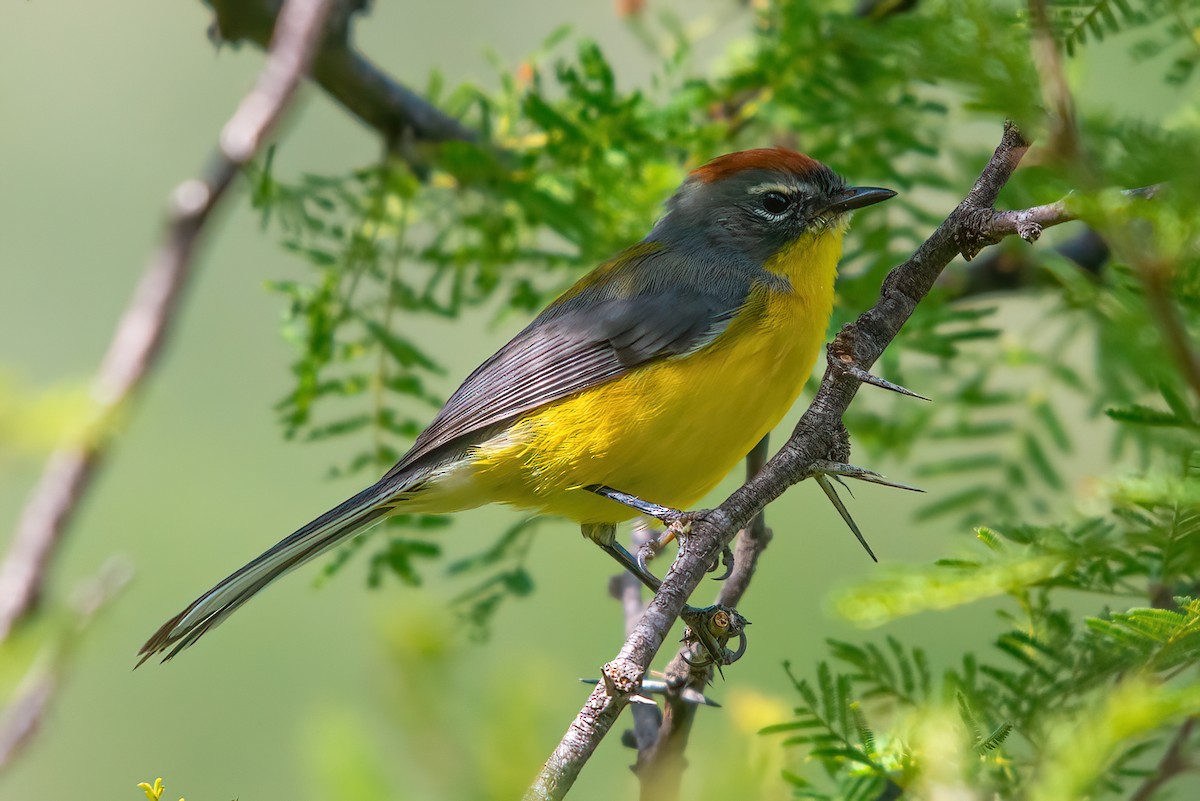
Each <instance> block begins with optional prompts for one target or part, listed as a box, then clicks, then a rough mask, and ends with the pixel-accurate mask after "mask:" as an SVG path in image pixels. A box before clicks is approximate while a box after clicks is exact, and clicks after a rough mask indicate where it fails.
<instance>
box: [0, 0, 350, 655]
mask: <svg viewBox="0 0 1200 801" xmlns="http://www.w3.org/2000/svg"><path fill="white" fill-rule="evenodd" d="M330 7H331V0H287V2H286V3H284V4H283V10H282V11H281V12H280V14H279V23H278V25H277V26H276V29H275V35H274V37H273V38H272V40H271V48H270V53H269V55H268V58H267V62H266V64H265V65H264V66H263V69H262V72H261V73H259V76H258V82H257V83H256V84H255V86H254V88H253V89H252V90H251V91H250V93H249V94H247V95H246V97H245V98H244V99H243V100H242V102H241V103H240V104H239V105H238V108H237V110H236V111H235V112H234V114H233V117H231V118H230V120H229V122H228V123H227V124H226V125H225V127H224V128H223V129H222V130H221V135H220V138H219V140H218V145H217V152H216V153H215V154H214V157H213V158H212V160H211V162H210V164H209V166H208V168H207V170H206V171H205V175H204V177H203V178H197V179H192V180H188V181H185V182H184V183H182V184H180V185H179V186H178V187H176V188H175V190H174V191H173V192H172V193H171V196H170V199H169V201H168V207H167V222H166V230H165V231H164V236H163V243H162V245H160V246H159V248H158V250H157V251H156V252H155V253H154V254H153V255H152V256H151V257H150V260H149V262H148V263H147V265H146V269H145V272H144V273H143V274H142V277H141V280H140V281H139V282H138V285H137V287H136V288H135V289H134V293H133V296H132V298H130V301H129V305H128V306H127V307H126V309H125V312H124V314H123V315H122V316H121V319H120V321H119V322H118V324H117V330H116V333H115V335H114V336H113V339H112V342H111V343H110V344H109V347H108V352H107V353H106V354H105V356H104V360H103V362H102V363H101V365H100V371H99V374H98V375H97V376H96V380H95V384H94V386H93V395H94V397H95V401H96V410H97V417H96V419H97V420H98V421H99V422H98V424H97V425H96V426H95V427H94V430H93V431H92V432H91V434H90V435H89V436H86V437H84V438H83V439H82V440H81V441H78V442H76V441H72V442H68V443H63V444H62V445H60V446H59V448H58V450H56V451H55V452H54V453H53V454H52V455H51V457H50V460H49V462H48V463H47V465H46V468H45V471H44V472H43V473H42V477H41V480H40V481H39V482H38V484H37V486H36V487H35V488H34V491H33V493H32V494H31V496H30V498H29V500H28V501H27V503H26V505H25V508H24V510H23V511H22V513H21V517H20V520H19V522H18V524H17V530H16V534H15V536H14V537H13V540H12V544H11V545H10V546H9V551H8V554H7V555H6V557H5V560H4V563H3V564H2V565H0V642H3V641H4V639H5V638H7V636H8V635H9V634H10V633H11V632H12V630H13V627H14V626H15V625H16V624H17V623H18V622H20V621H21V620H22V619H23V618H24V617H25V616H27V615H28V614H29V613H30V612H31V611H32V610H33V609H34V607H35V606H36V605H37V602H38V598H39V596H40V595H41V592H42V586H43V583H44V581H45V577H46V572H47V570H48V568H49V566H50V562H51V560H52V559H53V557H54V554H55V551H56V550H57V548H58V545H59V543H60V541H61V540H62V537H63V535H64V533H65V531H66V527H67V524H68V523H69V522H70V519H71V516H72V515H73V514H74V512H75V510H76V509H77V508H78V506H79V504H80V502H81V501H82V500H83V497H84V495H85V494H86V492H87V490H88V487H89V486H90V484H91V481H92V479H93V477H94V476H95V472H96V468H97V466H98V464H99V462H100V460H101V458H102V457H103V456H105V455H106V452H107V450H108V449H109V447H110V445H111V441H110V438H109V437H108V436H107V434H108V430H109V429H110V428H111V422H112V421H113V420H114V419H115V418H116V416H117V413H118V412H119V411H120V410H121V408H122V407H123V406H125V404H126V403H128V402H129V401H130V400H131V399H132V397H133V396H134V394H135V393H136V391H137V390H138V389H139V388H140V386H141V384H142V382H143V380H144V379H145V378H146V376H147V375H148V374H149V372H150V370H151V368H152V367H153V366H154V364H155V360H156V359H157V357H158V355H159V353H160V351H161V348H162V344H163V342H164V341H165V340H166V336H167V333H168V331H169V330H170V327H171V324H172V323H173V322H174V321H175V316H176V312H177V310H178V307H179V302H180V299H181V297H182V293H183V289H184V287H185V286H186V284H187V280H188V277H189V275H190V273H191V266H192V257H193V255H194V253H195V249H196V246H197V244H198V243H199V241H200V238H201V234H202V233H203V230H204V225H205V223H206V222H207V221H208V219H209V217H210V216H211V214H212V211H213V209H215V208H216V206H217V204H218V202H219V201H220V199H221V197H222V195H224V193H225V191H226V190H227V189H228V188H229V186H230V184H231V183H232V182H233V179H234V177H235V176H236V175H237V174H238V171H239V170H240V169H241V167H242V166H243V165H245V164H246V163H247V162H248V161H249V160H250V159H251V158H253V156H254V154H255V153H257V152H258V149H259V147H260V146H261V144H262V142H263V140H264V139H265V138H266V136H267V134H268V133H269V132H270V131H271V129H272V128H273V127H274V126H275V123H276V122H277V121H278V120H279V118H280V116H281V115H282V114H283V111H284V109H285V108H286V107H287V105H288V103H289V101H290V100H291V98H292V95H293V94H294V93H295V90H296V86H297V85H298V84H299V82H300V79H301V77H302V76H303V75H304V73H305V72H307V70H308V67H309V65H310V64H311V62H312V58H313V53H314V52H315V50H316V46H317V42H318V40H319V37H320V34H321V30H322V28H323V26H324V22H325V18H326V16H327V15H328V13H329V10H330Z"/></svg>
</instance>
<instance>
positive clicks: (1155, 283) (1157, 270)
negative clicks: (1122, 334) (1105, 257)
mask: <svg viewBox="0 0 1200 801" xmlns="http://www.w3.org/2000/svg"><path fill="white" fill-rule="evenodd" d="M1118 247H1119V249H1120V250H1121V252H1122V255H1123V256H1125V257H1126V260H1127V261H1128V262H1129V263H1130V264H1132V265H1133V266H1134V268H1135V272H1136V274H1137V277H1138V279H1139V280H1140V281H1141V284H1142V290H1143V291H1144V292H1145V293H1146V305H1148V306H1149V307H1150V312H1151V316H1152V317H1153V319H1154V320H1156V321H1157V322H1158V327H1159V330H1160V331H1161V332H1162V335H1163V339H1164V340H1166V344H1167V350H1168V351H1169V352H1170V354H1171V358H1172V359H1174V360H1175V364H1176V366H1177V367H1178V368H1179V372H1180V373H1181V374H1182V375H1183V378H1184V380H1185V381H1187V383H1188V386H1189V387H1191V390H1192V393H1193V394H1194V395H1195V396H1196V398H1197V399H1200V358H1197V355H1196V352H1195V351H1194V350H1193V349H1192V343H1191V341H1190V339H1189V337H1188V333H1187V329H1186V328H1184V325H1183V320H1181V319H1180V318H1179V310H1178V309H1177V308H1176V307H1175V302H1174V301H1173V300H1172V299H1171V267H1170V265H1169V264H1168V263H1164V262H1163V261H1161V260H1158V259H1153V258H1147V256H1146V251H1147V250H1148V248H1137V247H1136V246H1135V247H1128V246H1122V245H1119V246H1118ZM1149 250H1152V248H1149Z"/></svg>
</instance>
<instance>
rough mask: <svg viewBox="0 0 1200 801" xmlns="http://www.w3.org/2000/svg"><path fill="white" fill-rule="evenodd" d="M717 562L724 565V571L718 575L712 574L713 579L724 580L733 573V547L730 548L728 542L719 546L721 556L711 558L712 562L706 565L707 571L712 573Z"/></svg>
mask: <svg viewBox="0 0 1200 801" xmlns="http://www.w3.org/2000/svg"><path fill="white" fill-rule="evenodd" d="M718 564H720V565H723V566H724V567H725V572H724V573H722V574H721V575H719V576H713V581H724V580H725V579H727V578H729V577H730V576H732V575H733V548H730V547H729V544H728V543H726V544H725V545H724V546H723V547H722V548H721V556H720V557H719V558H717V559H713V562H712V564H711V565H709V567H708V572H709V573H712V572H713V571H714V570H716V569H717V565H718Z"/></svg>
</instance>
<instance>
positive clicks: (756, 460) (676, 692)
mask: <svg viewBox="0 0 1200 801" xmlns="http://www.w3.org/2000/svg"><path fill="white" fill-rule="evenodd" d="M767 453H768V447H767V438H766V437H763V439H762V441H761V442H760V443H758V445H757V446H755V448H754V450H752V451H751V452H750V455H749V456H747V457H746V479H747V480H749V479H752V478H754V477H755V476H756V475H758V473H759V472H760V471H761V470H762V468H763V465H765V464H766V462H767ZM771 536H772V535H771V530H770V529H769V528H767V523H766V516H765V514H764V513H763V512H762V511H760V512H759V513H758V514H757V515H755V516H754V520H753V521H752V522H751V524H750V526H749V527H748V528H744V529H742V530H741V531H739V532H738V534H737V538H736V541H735V544H734V554H733V572H732V573H731V574H730V576H729V578H727V579H726V580H725V581H724V582H723V583H722V584H721V590H720V592H718V593H717V601H716V602H717V603H718V604H720V605H721V606H730V607H733V606H737V605H738V604H739V603H740V602H741V600H742V597H743V596H744V595H745V594H746V590H748V589H749V588H750V581H751V579H753V578H754V572H755V570H757V568H758V559H759V557H760V556H761V555H762V552H763V551H764V550H766V548H767V545H768V544H769V543H770V542H771ZM689 650H690V649H689V648H688V647H687V646H684V647H683V648H680V650H679V652H678V653H676V654H675V657H674V658H673V659H672V660H671V662H670V664H669V665H667V669H666V684H667V690H668V691H667V694H666V705H665V708H664V714H663V718H662V725H661V726H659V729H658V736H657V737H656V738H655V740H654V741H653V742H651V743H650V745H649V747H646V748H642V749H640V752H639V753H638V761H637V766H636V767H635V771H636V772H637V775H638V778H639V779H640V780H641V783H642V798H644V799H655V801H669V800H670V799H676V798H679V795H680V784H681V782H682V780H683V769H684V768H685V767H686V766H687V761H686V760H685V759H684V755H683V753H684V751H685V750H686V749H687V744H688V738H689V737H690V736H691V732H692V724H693V723H694V722H695V720H696V709H697V706H696V704H695V703H693V702H691V701H689V697H694V696H693V695H692V694H693V693H697V694H698V693H700V692H702V691H703V690H704V688H705V687H707V686H708V684H709V683H710V682H711V681H712V674H713V667H712V665H705V666H704V667H697V666H696V665H695V664H694V663H693V662H690V661H688V659H687V657H688V655H689V654H688V651H689Z"/></svg>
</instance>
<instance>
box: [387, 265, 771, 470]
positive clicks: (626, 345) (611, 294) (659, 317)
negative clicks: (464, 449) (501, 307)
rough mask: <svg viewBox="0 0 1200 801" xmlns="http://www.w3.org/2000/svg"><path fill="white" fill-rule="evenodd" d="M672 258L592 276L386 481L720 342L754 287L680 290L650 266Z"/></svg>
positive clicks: (483, 370) (467, 385) (499, 359)
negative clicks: (571, 399) (542, 411)
mask: <svg viewBox="0 0 1200 801" xmlns="http://www.w3.org/2000/svg"><path fill="white" fill-rule="evenodd" d="M664 258H665V259H670V258H672V256H671V254H670V253H669V252H667V251H652V252H650V253H643V254H639V255H638V257H637V258H630V259H626V260H621V259H620V258H618V259H617V260H614V263H616V264H619V265H621V266H622V267H624V268H625V269H624V271H623V273H622V274H615V275H614V273H616V272H617V271H615V270H613V269H612V268H611V267H609V265H606V266H605V267H601V268H600V270H605V269H606V267H609V269H608V271H607V275H606V276H605V277H606V278H607V279H608V280H605V281H595V280H594V279H593V280H591V281H589V278H591V276H589V277H585V278H584V279H583V280H582V281H581V282H580V283H579V284H577V285H576V286H575V287H574V288H573V289H571V290H569V291H568V292H567V293H566V294H565V295H563V297H562V298H560V299H559V300H558V301H556V302H555V304H553V305H551V306H550V307H549V308H547V309H546V311H544V312H543V313H542V314H541V315H539V316H538V318H537V319H536V320H534V322H533V323H531V324H530V325H529V326H528V327H527V328H526V329H525V330H524V331H522V332H521V333H519V334H517V336H516V337H514V338H513V339H512V341H510V342H509V343H508V344H507V345H505V346H504V347H502V348H501V349H500V350H499V351H497V352H496V354H495V355H493V356H492V357H491V358H490V359H488V360H487V361H485V362H484V363H483V364H482V365H480V366H479V367H478V368H477V369H476V370H475V371H474V372H473V373H471V375H470V376H468V377H467V379H466V381H464V382H463V384H462V386H460V387H459V388H458V390H457V391H456V392H455V393H454V394H453V395H452V396H451V397H450V400H448V401H447V402H446V405H445V406H444V407H443V408H442V410H441V412H439V413H438V415H437V417H436V418H435V419H434V420H433V422H432V423H430V425H429V427H428V428H427V429H425V431H424V432H423V433H422V434H421V435H420V436H419V437H418V438H417V441H416V442H415V443H414V444H413V447H412V449H411V450H410V451H409V452H408V453H407V454H405V456H404V457H403V458H402V459H401V460H400V462H399V463H398V464H397V465H396V466H395V467H393V468H392V469H391V471H389V473H388V475H387V476H386V477H385V479H384V480H387V479H388V478H391V477H394V476H398V475H400V474H402V473H404V472H406V471H407V469H408V468H409V467H410V466H412V465H413V464H414V463H416V462H417V461H418V460H420V459H422V458H423V457H425V456H428V455H429V454H432V453H434V452H436V451H439V450H441V449H443V448H445V447H447V446H450V445H452V444H455V445H458V444H461V441H462V440H463V439H464V438H466V437H469V436H471V435H474V434H477V433H479V432H482V431H485V430H487V429H488V428H490V427H493V426H495V425H497V424H500V423H503V422H505V421H507V420H511V419H513V418H515V417H517V416H519V415H521V414H524V413H526V412H529V411H532V410H534V409H537V408H539V407H541V406H545V405H546V404H548V403H552V402H554V401H556V400H561V399H562V398H565V397H567V396H568V395H571V394H573V393H576V392H579V391H581V390H584V389H588V388H590V387H594V386H597V385H599V384H602V383H604V382H606V381H611V380H613V379H614V378H617V377H618V376H621V375H624V374H625V373H628V372H629V371H630V370H633V369H635V368H637V367H639V366H641V365H644V364H648V363H651V362H654V361H656V360H658V359H662V358H666V357H669V356H675V355H680V354H685V353H690V352H692V351H694V350H697V349H699V348H702V347H704V346H705V345H707V344H708V343H710V342H712V341H713V340H714V339H716V337H718V336H719V335H720V334H721V332H722V331H724V330H725V328H726V327H727V326H728V325H729V322H730V320H732V319H733V317H734V316H735V315H736V314H737V312H738V309H740V308H741V307H742V305H743V304H744V303H745V301H746V298H747V297H748V295H749V292H750V287H751V282H750V281H749V280H743V281H736V282H734V281H729V280H725V281H720V282H717V283H716V284H715V285H714V283H712V282H703V281H696V284H700V285H698V286H689V285H687V284H686V283H682V282H676V283H674V284H673V285H671V286H663V284H664V283H670V282H664V281H662V280H661V279H662V278H663V272H662V271H661V270H668V272H667V273H666V275H670V274H671V272H670V271H669V265H663V264H662V263H660V264H659V267H660V270H659V271H655V272H650V271H648V270H646V267H647V263H648V262H651V261H657V260H660V259H664ZM728 274H729V273H728V272H726V275H728ZM731 284H732V286H731ZM618 292H619V293H620V294H619V295H618V294H617V293H618Z"/></svg>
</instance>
